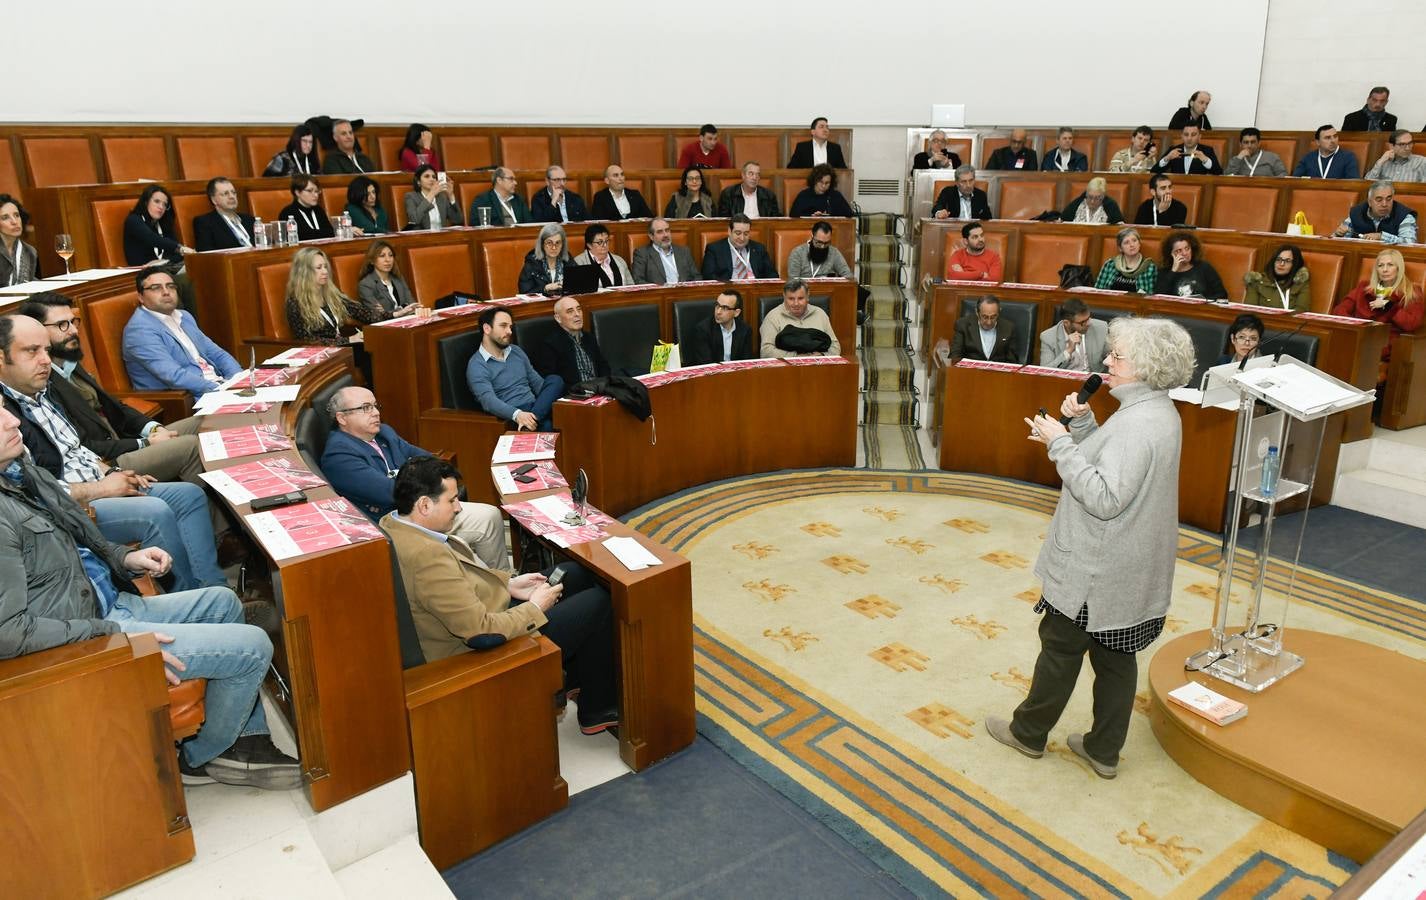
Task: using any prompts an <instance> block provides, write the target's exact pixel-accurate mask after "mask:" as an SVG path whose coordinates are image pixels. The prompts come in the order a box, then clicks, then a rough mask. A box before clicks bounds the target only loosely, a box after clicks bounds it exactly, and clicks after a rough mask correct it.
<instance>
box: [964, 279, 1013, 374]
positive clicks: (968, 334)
mask: <svg viewBox="0 0 1426 900" xmlns="http://www.w3.org/2000/svg"><path fill="white" fill-rule="evenodd" d="M963 359H981V360H987V361H989V362H1008V363H1020V362H1024V360H1021V359H1016V358H1015V323H1014V322H1012V321H1010V320H1009V319H1002V318H1000V301H999V300H997V299H996V298H994V297H992V296H990V295H989V294H987V295H986V296H984V297H981V298H980V299H979V300H977V301H976V304H975V314H974V315H964V316H961V317H960V318H959V319H957V320H956V327H955V331H954V335H953V337H952V339H951V364H952V365H954V364H956V363H958V362H960V361H961V360H963Z"/></svg>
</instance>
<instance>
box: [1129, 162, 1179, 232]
mask: <svg viewBox="0 0 1426 900" xmlns="http://www.w3.org/2000/svg"><path fill="white" fill-rule="evenodd" d="M1149 193H1150V194H1152V195H1153V196H1151V197H1150V198H1149V199H1147V200H1145V201H1144V202H1143V203H1140V204H1139V211H1138V212H1136V213H1135V214H1134V224H1135V225H1169V226H1173V225H1182V224H1184V223H1185V222H1187V221H1188V207H1187V206H1184V205H1183V204H1182V203H1180V202H1179V201H1177V200H1175V199H1174V198H1173V179H1172V178H1170V177H1168V176H1167V175H1164V174H1162V173H1159V174H1155V175H1151V176H1149Z"/></svg>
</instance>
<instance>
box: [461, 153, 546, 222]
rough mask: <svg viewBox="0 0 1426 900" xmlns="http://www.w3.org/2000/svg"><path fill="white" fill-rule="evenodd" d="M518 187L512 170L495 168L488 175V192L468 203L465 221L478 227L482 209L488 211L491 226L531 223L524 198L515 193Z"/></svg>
mask: <svg viewBox="0 0 1426 900" xmlns="http://www.w3.org/2000/svg"><path fill="white" fill-rule="evenodd" d="M519 186H520V182H519V180H518V179H516V178H515V172H514V170H512V169H508V168H506V167H505V166H496V167H495V169H494V171H492V172H491V173H490V190H488V191H486V192H485V193H483V194H481V195H480V196H479V197H476V198H475V199H474V200H472V201H471V202H470V215H469V216H468V217H467V221H468V222H470V224H472V225H479V224H480V210H482V209H488V210H490V224H491V225H501V226H504V225H523V224H524V223H526V222H530V221H533V220H532V219H531V217H530V208H529V207H528V206H526V205H525V198H524V197H521V196H520V195H519V194H518V193H517V192H516V188H518V187H519Z"/></svg>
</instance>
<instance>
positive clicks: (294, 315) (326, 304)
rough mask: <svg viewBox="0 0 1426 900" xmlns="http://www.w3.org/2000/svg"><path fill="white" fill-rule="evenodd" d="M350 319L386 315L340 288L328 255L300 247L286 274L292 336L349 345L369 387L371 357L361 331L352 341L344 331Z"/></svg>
mask: <svg viewBox="0 0 1426 900" xmlns="http://www.w3.org/2000/svg"><path fill="white" fill-rule="evenodd" d="M349 318H351V319H356V320H357V321H358V322H362V323H364V324H371V323H372V322H377V321H380V320H381V319H382V318H383V317H382V316H379V315H376V314H375V313H374V311H373V310H372V309H370V308H368V307H367V306H365V305H364V304H362V303H359V302H357V301H355V300H352V299H351V298H350V297H348V296H346V295H345V294H343V293H342V292H341V290H340V289H338V288H337V284H336V282H335V281H333V280H332V261H331V260H330V259H328V258H327V254H325V253H323V252H322V251H321V250H320V249H318V248H317V247H303V248H302V249H301V250H298V251H297V253H296V254H295V255H294V256H293V257H292V268H291V270H289V271H288V273H287V324H288V325H289V326H290V327H291V328H292V334H293V337H295V338H296V339H297V340H299V341H302V342H303V343H306V344H326V345H328V346H335V347H340V346H346V345H350V346H351V348H352V357H353V359H352V361H353V362H354V363H355V364H356V367H357V370H358V371H360V372H361V374H362V377H363V378H365V379H366V383H367V385H368V386H370V385H371V384H372V379H371V357H370V356H368V355H367V353H366V348H365V347H364V346H362V343H361V336H360V334H359V333H358V334H357V335H356V339H355V340H351V339H349V338H348V337H347V336H346V335H344V334H343V333H342V328H343V327H344V326H345V325H346V323H347V320H348V319H349Z"/></svg>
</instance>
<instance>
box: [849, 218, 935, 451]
mask: <svg viewBox="0 0 1426 900" xmlns="http://www.w3.org/2000/svg"><path fill="white" fill-rule="evenodd" d="M904 227H905V219H904V218H903V217H901V216H898V215H893V214H891V213H870V214H864V215H862V216H861V217H860V223H859V227H858V232H859V234H858V244H859V246H858V264H857V265H858V269H857V270H858V273H859V278H860V281H861V283H862V285H864V286H865V287H866V288H867V289H868V290H870V291H871V297H870V299H869V300H868V301H867V319H866V324H865V325H864V326H863V328H862V340H861V350H860V353H861V365H862V411H861V425H862V449H863V451H864V454H865V458H866V465H867V467H868V468H873V469H879V468H891V469H905V468H911V469H919V468H924V466H925V463H924V461H923V460H922V456H921V449H920V445H919V442H918V440H917V429H918V428H919V427H920V422H921V408H920V406H921V405H920V392H919V390H918V389H917V387H916V363H915V357H914V356H913V355H912V353H911V350H910V347H911V343H910V338H911V321H910V318H909V316H908V308H909V305H908V300H907V296H906V292H905V286H906V284H907V278H908V275H907V271H908V267H907V261H906V245H905V244H904V242H903V234H902V230H903V228H904Z"/></svg>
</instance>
